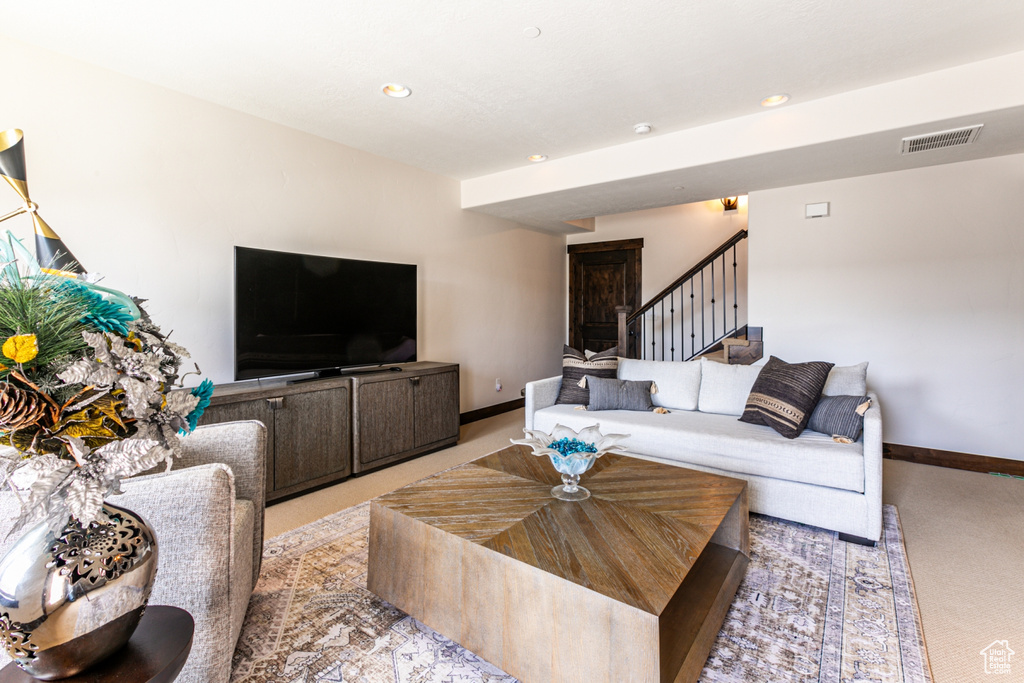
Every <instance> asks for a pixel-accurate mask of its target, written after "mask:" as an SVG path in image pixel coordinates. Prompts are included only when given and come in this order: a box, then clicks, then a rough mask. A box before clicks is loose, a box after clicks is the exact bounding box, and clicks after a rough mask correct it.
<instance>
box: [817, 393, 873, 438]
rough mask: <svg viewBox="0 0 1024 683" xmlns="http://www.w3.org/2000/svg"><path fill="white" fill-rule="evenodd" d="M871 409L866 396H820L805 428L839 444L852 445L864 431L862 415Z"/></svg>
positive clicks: (869, 400) (869, 401)
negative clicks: (828, 437)
mask: <svg viewBox="0 0 1024 683" xmlns="http://www.w3.org/2000/svg"><path fill="white" fill-rule="evenodd" d="M870 407H871V399H870V398H868V397H867V396H822V397H821V400H820V401H818V405H817V406H815V407H814V412H813V413H811V419H810V421H809V422H808V423H807V428H808V429H810V430H812V431H815V432H821V433H822V434H828V435H829V436H831V437H832V439H833V440H834V441H838V442H839V443H853V442H854V441H856V440H857V439H859V438H860V433H861V430H863V429H864V413H866V412H867V411H868V408H870Z"/></svg>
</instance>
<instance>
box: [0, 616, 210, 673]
mask: <svg viewBox="0 0 1024 683" xmlns="http://www.w3.org/2000/svg"><path fill="white" fill-rule="evenodd" d="M194 631H195V622H194V621H193V620H192V615H191V614H189V613H188V612H186V611H185V610H183V609H180V608H178V607H167V606H165V605H151V606H149V607H147V608H146V613H145V614H144V615H143V616H142V620H141V621H140V622H139V627H138V628H137V629H135V633H133V634H132V639H131V640H129V641H128V644H127V645H125V646H124V647H123V648H122V649H120V650H118V651H117V652H115V653H114V654H112V655H110V657H108V658H107V659H105V660H103V661H102V662H100V663H99V664H97V665H96V666H94V667H92V668H91V669H89V670H87V671H83V672H82V673H80V674H78V675H77V676H72V677H71V678H62V679H60V680H61V681H62V682H64V683H170V682H171V681H173V680H174V679H175V678H177V677H178V674H179V673H180V672H181V668H182V667H183V666H185V660H187V659H188V653H189V652H190V651H191V650H192V634H193V632H194ZM0 683H37V679H35V678H32V677H31V676H29V675H28V674H27V673H25V672H24V671H22V670H21V669H19V668H18V665H17V664H15V663H14V662H11V663H10V664H8V665H7V666H5V667H4V668H3V670H0Z"/></svg>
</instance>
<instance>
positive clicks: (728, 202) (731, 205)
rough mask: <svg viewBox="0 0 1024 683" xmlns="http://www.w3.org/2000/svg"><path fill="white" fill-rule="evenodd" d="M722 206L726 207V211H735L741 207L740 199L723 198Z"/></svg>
mask: <svg viewBox="0 0 1024 683" xmlns="http://www.w3.org/2000/svg"><path fill="white" fill-rule="evenodd" d="M721 201H722V206H723V207H725V209H724V211H735V210H736V209H738V208H739V207H740V198H739V197H722V200H721Z"/></svg>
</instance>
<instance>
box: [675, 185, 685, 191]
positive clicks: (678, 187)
mask: <svg viewBox="0 0 1024 683" xmlns="http://www.w3.org/2000/svg"><path fill="white" fill-rule="evenodd" d="M672 189H673V190H685V189H686V188H685V187H683V186H682V185H676V186H675V187H673V188H672Z"/></svg>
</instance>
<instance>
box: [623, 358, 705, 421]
mask: <svg viewBox="0 0 1024 683" xmlns="http://www.w3.org/2000/svg"><path fill="white" fill-rule="evenodd" d="M700 366H701V364H700V363H698V362H697V361H685V362H681V361H670V360H633V359H631V358H620V359H619V369H618V371H617V377H618V378H619V379H628V380H633V381H637V380H640V381H643V380H648V379H649V380H652V381H653V382H654V383H655V384H656V385H657V386H658V392H657V393H656V394H652V395H651V402H652V403H654V405H656V406H658V407H661V408H668V409H670V410H697V399H698V397H699V396H700Z"/></svg>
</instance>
